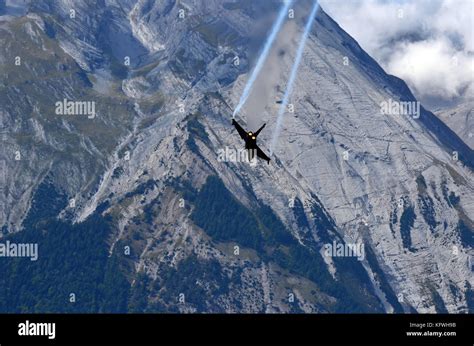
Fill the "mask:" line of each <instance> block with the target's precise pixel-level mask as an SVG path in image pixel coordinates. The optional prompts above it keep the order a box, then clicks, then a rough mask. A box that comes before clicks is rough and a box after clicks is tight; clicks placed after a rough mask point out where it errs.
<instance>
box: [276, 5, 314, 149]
mask: <svg viewBox="0 0 474 346" xmlns="http://www.w3.org/2000/svg"><path fill="white" fill-rule="evenodd" d="M318 9H319V3H318V1H317V0H316V1H315V3H314V6H313V9H312V10H311V14H310V15H309V19H308V21H307V22H306V26H305V29H304V32H303V36H302V37H301V40H300V43H299V44H298V50H297V52H296V58H295V62H294V63H293V66H292V68H291V73H290V78H289V79H288V84H287V87H286V91H285V95H284V96H283V101H282V103H281V105H280V109H279V110H278V118H277V123H276V126H275V131H274V132H273V138H272V143H271V146H270V155H271V154H273V149H274V148H275V145H276V142H277V139H278V136H279V135H280V131H281V124H282V122H283V114H284V113H285V110H286V106H287V105H288V100H289V99H290V96H291V92H292V91H293V83H294V82H295V79H296V75H297V72H298V67H299V66H300V62H301V58H302V57H303V51H304V47H305V44H306V39H307V38H308V36H309V32H310V30H311V26H312V24H313V20H314V18H315V17H316V13H317V12H318Z"/></svg>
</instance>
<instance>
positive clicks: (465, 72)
mask: <svg viewBox="0 0 474 346" xmlns="http://www.w3.org/2000/svg"><path fill="white" fill-rule="evenodd" d="M321 6H322V7H323V8H324V10H325V11H326V12H327V13H328V14H329V15H330V16H331V17H332V18H333V19H334V20H335V21H336V22H337V23H338V24H339V25H340V26H341V27H342V28H343V29H344V30H346V31H347V32H348V33H349V34H350V35H351V36H353V37H354V38H355V39H356V40H357V42H358V43H359V44H360V45H361V46H362V48H364V50H366V51H367V52H368V53H369V54H370V55H371V56H373V57H374V58H375V59H376V60H377V61H378V62H379V63H380V64H381V65H382V67H383V68H384V69H385V70H386V71H387V72H388V73H390V74H393V75H396V76H397V77H400V78H402V79H403V80H405V81H406V82H407V83H408V84H409V86H410V88H411V89H412V90H413V92H414V93H415V95H416V96H417V97H418V98H419V99H420V100H421V101H422V103H423V104H424V105H426V106H428V107H430V108H432V109H435V108H437V107H442V106H452V105H456V104H460V103H463V102H465V101H466V100H467V99H469V98H470V99H471V100H472V98H473V95H474V24H473V20H474V1H472V0H417V1H394V0H392V1H387V0H350V1H344V3H343V4H342V2H341V1H336V0H321Z"/></svg>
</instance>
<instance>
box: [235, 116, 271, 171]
mask: <svg viewBox="0 0 474 346" xmlns="http://www.w3.org/2000/svg"><path fill="white" fill-rule="evenodd" d="M232 125H234V127H235V128H236V129H237V132H238V133H239V135H240V137H241V138H242V139H243V140H244V141H245V149H247V150H248V153H249V160H252V159H253V158H254V156H255V152H257V156H258V157H259V158H261V159H263V160H265V161H267V163H268V164H270V158H269V157H268V156H267V155H265V153H264V152H263V151H262V149H260V148H259V147H258V145H257V136H258V134H259V133H260V131H262V129H263V128H264V127H265V125H266V124H263V126H262V127H261V128H259V129H258V130H257V132H247V131H245V130H244V129H243V128H242V126H240V125H239V124H238V123H237V121H235V120H234V119H232Z"/></svg>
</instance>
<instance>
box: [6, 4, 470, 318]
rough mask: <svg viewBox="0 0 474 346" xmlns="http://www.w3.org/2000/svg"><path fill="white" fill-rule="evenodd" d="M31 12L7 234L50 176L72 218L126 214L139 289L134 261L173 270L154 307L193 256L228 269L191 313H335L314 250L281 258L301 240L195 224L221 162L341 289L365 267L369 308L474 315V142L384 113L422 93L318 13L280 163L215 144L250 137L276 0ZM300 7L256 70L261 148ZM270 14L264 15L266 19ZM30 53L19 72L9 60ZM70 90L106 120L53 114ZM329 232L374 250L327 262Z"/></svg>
mask: <svg viewBox="0 0 474 346" xmlns="http://www.w3.org/2000/svg"><path fill="white" fill-rule="evenodd" d="M29 6H30V7H29V14H28V15H27V16H23V17H18V18H11V17H8V18H7V17H0V32H1V35H0V45H1V46H2V47H5V49H4V50H2V52H1V55H0V60H1V61H2V65H1V66H2V67H1V69H2V70H3V71H1V70H0V72H1V74H0V88H1V89H2V92H1V93H0V115H1V116H0V120H1V127H2V134H3V138H2V140H3V144H2V147H3V149H2V153H1V154H2V157H0V160H1V162H2V172H3V178H4V183H5V184H4V188H3V190H2V194H1V196H0V198H1V204H2V205H3V211H2V214H1V215H0V223H1V224H2V226H3V227H4V229H5V230H6V232H21V230H22V220H23V218H24V217H25V215H26V214H27V212H28V210H29V208H30V205H31V199H32V196H33V194H34V191H35V189H36V188H37V186H38V185H39V184H40V183H41V181H42V180H43V179H44V178H45V177H46V176H50V177H53V182H54V184H55V186H57V188H58V190H60V191H63V192H64V193H65V194H66V195H67V196H68V199H70V200H71V199H72V200H73V203H72V204H70V205H69V206H68V207H67V208H66V209H65V210H63V211H62V213H61V214H60V215H59V216H58V217H60V218H63V219H70V220H72V221H73V222H82V221H84V220H85V219H87V218H88V217H89V216H90V215H92V214H93V213H94V212H97V210H98V208H99V210H100V212H101V213H103V215H108V216H110V217H111V218H112V220H113V224H114V226H115V227H114V232H113V234H112V235H111V236H110V241H109V245H110V251H111V252H112V251H113V250H114V248H115V246H116V245H117V244H123V243H125V244H130V245H131V247H132V249H133V252H134V253H135V254H136V256H134V257H133V258H132V259H131V260H130V262H131V264H130V266H129V269H128V272H127V275H128V278H129V281H130V283H131V285H132V286H133V285H135V283H136V280H137V278H138V275H139V274H144V275H145V276H146V277H148V278H150V280H155V281H156V282H159V283H160V287H154V288H152V289H150V291H149V293H148V295H147V297H146V299H147V301H149V303H150V304H161V305H159V306H163V305H164V306H168V305H169V300H167V299H168V298H166V297H167V296H165V295H163V292H164V291H166V290H164V289H163V287H168V286H166V280H165V278H164V274H163V273H164V270H165V269H166V270H178V271H179V270H181V271H183V270H184V269H183V268H187V267H185V266H188V265H190V263H191V266H192V265H195V269H196V271H197V272H202V273H208V272H210V271H212V270H211V269H210V268H211V267H212V268H214V266H217V267H218V268H219V270H216V271H217V272H219V273H221V274H219V275H217V276H216V277H217V278H218V279H216V277H212V278H210V277H208V276H206V275H204V274H203V275H202V276H199V277H197V278H196V280H195V282H194V284H195V285H196V289H199V292H204V293H203V295H204V296H205V297H206V300H205V302H204V303H203V304H204V305H202V306H198V305H192V304H191V305H186V304H184V305H178V308H177V309H178V311H181V312H192V311H225V312H236V311H237V312H260V311H261V312H291V311H300V310H301V311H305V312H327V311H337V309H336V308H335V306H337V302H338V301H340V300H341V298H340V296H338V293H337V292H336V290H335V289H333V290H331V289H329V288H327V287H324V284H322V283H321V282H319V281H318V280H317V279H316V278H314V277H312V276H311V275H306V274H305V273H304V271H303V270H300V271H298V270H294V269H295V268H297V267H299V268H303V267H304V263H297V264H296V267H295V268H293V269H292V267H291V266H290V265H288V267H285V266H284V265H283V264H282V263H281V262H278V261H277V260H276V259H275V257H276V256H277V255H276V254H277V251H276V250H279V251H283V252H285V251H289V250H288V249H289V247H285V246H283V245H281V244H280V245H274V244H270V243H268V244H266V245H265V246H264V250H262V248H258V247H255V248H252V246H242V244H241V243H239V241H235V240H229V239H224V240H223V239H219V238H216V236H215V234H214V235H213V234H212V233H210V231H209V229H206V227H204V226H199V225H198V223H199V222H197V221H196V216H195V215H196V214H193V212H196V210H198V207H199V205H198V204H196V202H195V201H196V200H195V199H193V198H197V199H198V200H199V190H200V189H201V188H202V187H203V186H206V184H207V183H206V181H207V178H208V177H209V176H217V177H218V178H219V180H220V181H222V183H223V184H224V185H225V188H226V189H227V190H228V191H229V193H230V195H231V196H232V199H235V201H236V203H237V204H238V205H240V206H242V208H244V209H245V210H246V213H247V214H248V215H254V216H255V217H256V219H258V220H260V223H261V224H263V226H262V225H261V227H263V228H261V230H263V229H264V228H265V222H266V221H267V222H268V220H269V218H267V219H265V218H264V217H263V216H262V215H263V214H258V211H259V210H260V208H263V206H269V208H270V210H271V214H272V215H275V216H276V218H277V219H278V220H281V222H282V224H283V225H284V227H285V230H286V232H287V233H288V234H289V235H291V237H293V238H292V239H295V243H294V248H295V249H300V250H298V251H303V250H301V249H306V250H307V251H310V253H312V254H313V255H314V257H317V258H319V260H321V261H322V262H321V263H324V267H325V268H324V272H327V273H328V274H327V275H328V277H331V278H333V280H334V287H339V286H338V285H342V286H344V285H346V284H347V282H349V281H350V278H351V275H353V276H354V280H356V281H355V282H357V285H356V286H358V287H359V288H358V289H354V290H355V291H357V290H359V289H360V292H364V294H363V293H360V295H359V296H357V298H353V299H354V300H355V301H358V302H359V303H360V304H361V305H362V306H364V309H362V308H361V311H387V312H392V311H399V312H400V311H406V312H409V311H413V310H416V311H418V312H436V311H443V309H445V310H447V311H448V312H451V313H462V312H467V311H468V303H467V301H466V294H469V290H470V287H472V286H473V285H474V276H473V272H472V263H471V262H472V256H473V254H474V251H473V244H472V232H473V231H474V217H473V216H474V203H473V202H474V201H473V200H474V193H473V192H474V185H473V181H474V179H473V171H472V169H473V166H472V162H473V153H472V150H470V149H469V148H468V147H466V146H465V145H463V144H462V142H459V138H457V137H456V135H454V133H452V132H450V131H449V132H446V131H448V130H447V128H446V127H445V126H444V125H443V124H442V123H441V124H437V123H433V122H430V121H431V120H430V119H431V118H430V113H429V112H428V111H426V110H423V109H422V110H421V115H420V118H419V119H418V118H417V117H416V116H415V117H413V116H410V115H400V114H383V112H382V111H381V108H382V106H381V105H382V104H383V103H384V102H388V101H389V100H393V101H395V102H397V101H411V100H414V98H413V96H412V95H411V93H410V92H409V90H408V88H407V87H406V85H405V84H404V82H403V81H401V80H399V79H397V78H395V77H392V76H389V75H387V74H386V73H385V72H384V71H383V70H382V69H381V68H380V67H379V66H378V65H377V64H376V62H375V61H374V60H372V59H371V58H370V57H369V56H368V55H367V54H366V53H365V52H364V51H363V50H362V49H361V48H360V47H359V46H358V44H357V43H356V42H355V41H354V40H353V39H352V38H351V37H350V36H349V35H348V34H346V33H345V32H344V31H343V30H342V29H341V28H340V27H339V26H338V25H337V24H336V23H335V22H334V21H332V20H331V18H329V17H328V16H327V15H326V14H325V13H324V11H323V10H320V11H319V13H318V15H317V18H316V20H315V23H314V26H313V28H312V32H311V35H310V37H309V39H308V42H307V46H306V48H305V52H304V56H303V61H302V64H301V66H300V69H299V73H298V78H297V80H296V85H295V87H294V92H293V94H292V96H291V104H292V105H293V106H294V109H295V111H294V113H290V112H288V113H287V114H285V118H284V124H283V130H282V132H281V135H280V136H279V138H278V142H277V146H276V148H275V152H274V157H273V158H272V162H271V164H270V165H266V164H261V163H258V164H257V165H256V166H254V167H253V166H250V165H248V164H247V163H241V162H222V161H221V160H220V159H219V155H218V153H219V150H222V149H225V148H226V147H228V148H240V147H241V146H242V143H241V141H240V138H238V136H237V134H236V133H234V131H233V128H232V127H231V125H230V119H231V114H232V110H233V107H235V105H236V104H237V102H238V100H239V97H240V95H241V92H242V90H243V88H244V84H245V82H246V80H247V78H248V72H249V69H250V68H251V67H252V64H253V62H254V59H255V56H256V54H255V53H253V50H257V51H258V47H261V45H262V41H263V39H264V37H265V35H264V33H265V32H266V31H265V30H268V28H269V27H270V25H271V19H272V18H274V17H275V15H276V11H277V9H278V8H277V6H276V5H275V4H271V5H264V4H253V3H252V2H250V1H237V2H222V1H198V0H196V1H179V2H177V1H172V0H170V1H158V2H154V1H142V0H139V1H132V0H130V1H104V2H97V3H94V5H91V4H90V3H89V2H86V1H74V2H69V1H59V0H58V1H49V2H44V3H43V2H32V3H31V4H30V5H29ZM299 6H300V7H297V8H296V10H297V13H299V15H297V17H296V19H295V22H289V23H287V25H286V26H285V28H284V31H283V32H282V34H281V35H282V36H281V37H280V38H281V40H285V39H286V40H287V41H288V43H287V44H285V45H282V46H281V47H279V46H278V44H277V46H276V48H275V49H273V50H272V52H271V55H270V58H269V64H270V65H271V66H270V65H268V66H267V67H266V68H265V69H264V71H263V76H262V77H260V78H263V79H265V76H266V75H265V74H267V76H268V74H272V76H271V78H270V77H269V78H268V79H267V80H268V82H265V80H263V81H262V80H260V81H259V82H258V85H259V88H258V90H256V91H255V94H256V95H259V91H262V92H263V91H264V94H265V95H267V96H268V99H260V100H256V99H252V98H251V99H250V100H249V104H250V105H252V104H254V103H256V102H257V101H259V102H260V104H261V103H263V104H265V105H264V106H263V107H260V108H259V110H260V112H259V114H258V115H257V116H258V117H259V119H258V121H259V122H261V123H263V122H266V123H267V127H266V128H265V130H264V131H263V132H262V134H261V135H260V136H259V141H260V143H262V144H261V145H262V148H265V149H267V148H268V145H269V143H270V142H271V135H272V133H273V130H274V126H275V116H276V113H277V108H276V106H278V105H275V101H276V100H278V99H279V98H280V97H281V92H282V90H285V87H286V80H287V78H288V75H289V71H290V69H291V65H292V63H293V58H294V51H292V50H291V47H293V46H294V45H295V42H296V41H297V40H298V38H299V37H300V34H301V28H302V27H303V25H304V20H305V19H306V17H305V16H304V14H305V13H307V12H305V10H306V8H305V6H304V5H299ZM298 9H299V10H300V12H298ZM71 10H74V11H75V18H70V14H71ZM259 18H260V19H262V20H261V21H260V22H264V23H269V24H268V25H267V26H266V27H265V28H262V27H261V23H259V20H258V19H259ZM285 30H287V31H285ZM285 32H292V33H294V34H295V36H291V37H289V38H285V37H283V36H284V35H285ZM285 42H286V41H285ZM16 56H20V57H21V61H22V62H21V65H19V66H15V64H14V63H12V62H14V59H15V57H16ZM236 57H238V60H239V63H238V64H235V61H236V60H235V58H236ZM127 59H128V60H127ZM127 61H129V62H130V64H128V63H127ZM272 64H273V65H272ZM273 66H277V68H276V69H275V68H274V67H273ZM253 97H257V96H253ZM63 99H68V100H81V101H90V102H95V106H96V113H97V116H96V117H94V118H92V119H91V118H88V117H87V116H81V115H58V114H56V112H55V103H56V102H57V101H62V100H63ZM415 101H416V100H415ZM257 103H258V102H257ZM255 116H256V115H255V114H253V113H252V108H251V107H249V108H248V109H247V108H244V111H243V113H242V114H240V115H239V117H240V119H241V121H242V123H243V124H245V123H246V121H245V120H246V119H247V120H248V121H247V123H251V122H252V121H254V120H252V117H255ZM427 124H428V125H427ZM460 143H461V144H460ZM17 152H20V159H19V160H15V157H16V155H17ZM186 186H192V189H191V190H192V191H191V190H189V189H188V188H186ZM190 191H191V192H190ZM196 194H197V195H196ZM190 195H193V196H194V197H193V198H188V196H190ZM196 196H198V197H196ZM104 203H106V204H104ZM104 206H105V207H104ZM223 209H225V208H223ZM244 209H243V210H244ZM247 214H246V215H247ZM193 215H194V216H193ZM265 215H267V216H268V215H270V214H268V213H267V214H265ZM221 216H222V215H221ZM215 217H219V213H218V212H217V214H215ZM222 217H223V216H222ZM272 220H273V219H272ZM275 222H276V221H275ZM272 225H275V224H274V223H272ZM274 227H276V226H274ZM223 231H225V230H223ZM244 231H245V229H242V232H244ZM270 231H271V230H270ZM463 232H464V233H463ZM465 232H468V233H467V234H466V233H465ZM469 232H470V233H469ZM333 241H335V242H338V243H346V244H358V243H362V244H363V246H364V249H365V255H364V256H363V258H362V260H361V261H357V260H355V259H353V258H344V257H342V258H338V257H337V256H334V257H331V256H327V255H326V254H325V251H324V246H325V245H327V244H332V243H333ZM268 242H270V241H269V240H268ZM282 244H283V243H282ZM236 246H238V248H236ZM236 249H238V251H237V252H238V255H236V254H235V253H236ZM306 250H304V251H306ZM272 251H273V252H272ZM314 257H311V258H314ZM291 258H293V257H291ZM294 258H298V257H294ZM319 260H315V261H316V262H317V261H319ZM316 262H315V263H316ZM318 263H319V262H318ZM170 268H171V269H170ZM310 269H311V268H310ZM308 271H310V270H308ZM212 272H213V271H212ZM193 278H194V277H193ZM357 280H359V281H357ZM220 286H222V287H224V286H225V287H227V288H228V291H225V290H224V291H219V290H218V289H217V288H216V287H220ZM357 292H359V291H357ZM174 293H175V294H176V296H177V295H178V293H179V292H174ZM290 293H291V294H293V298H294V301H296V303H294V304H293V303H290V302H289V294H290ZM351 299H352V298H351ZM168 307H169V306H168ZM295 309H296V310H295Z"/></svg>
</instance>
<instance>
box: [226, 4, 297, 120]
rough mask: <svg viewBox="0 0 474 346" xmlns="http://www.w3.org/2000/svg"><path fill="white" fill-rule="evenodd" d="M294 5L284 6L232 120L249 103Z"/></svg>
mask: <svg viewBox="0 0 474 346" xmlns="http://www.w3.org/2000/svg"><path fill="white" fill-rule="evenodd" d="M292 3H293V0H285V3H284V6H283V7H282V8H281V10H280V13H279V14H278V18H277V20H276V22H275V24H273V27H272V30H271V32H270V36H268V38H267V41H266V42H265V45H264V47H263V50H262V53H261V54H260V56H259V58H258V60H257V64H256V65H255V67H254V69H253V71H252V73H251V75H250V78H249V80H248V81H247V84H246V85H245V88H244V91H243V93H242V96H241V97H240V100H239V104H238V105H237V107H235V110H234V113H233V114H232V118H233V117H235V115H236V114H237V113H238V112H239V111H240V109H241V108H242V106H243V105H244V103H245V101H247V98H248V97H249V95H250V91H252V86H253V84H254V82H255V80H256V79H257V76H258V74H259V72H260V70H261V69H262V67H263V63H264V62H265V59H266V58H267V56H268V53H269V51H270V48H271V46H272V43H273V41H274V40H275V38H276V36H277V34H278V32H279V31H280V28H281V26H282V24H283V21H284V20H285V17H286V16H287V14H288V10H289V8H290V6H291V4H292Z"/></svg>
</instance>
